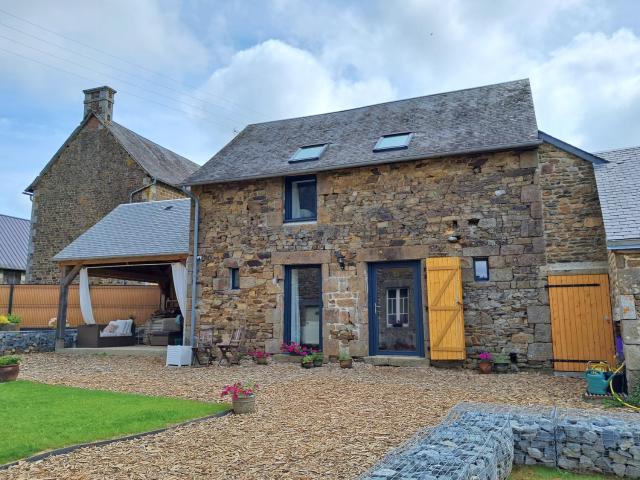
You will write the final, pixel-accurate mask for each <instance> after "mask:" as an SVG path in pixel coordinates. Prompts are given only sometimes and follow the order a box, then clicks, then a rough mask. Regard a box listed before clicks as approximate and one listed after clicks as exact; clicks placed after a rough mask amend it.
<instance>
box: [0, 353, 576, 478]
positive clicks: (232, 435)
mask: <svg viewBox="0 0 640 480" xmlns="http://www.w3.org/2000/svg"><path fill="white" fill-rule="evenodd" d="M23 361H24V363H23V366H22V370H21V372H22V373H21V378H23V379H30V380H36V381H41V382H46V383H52V384H64V385H73V386H79V387H86V388H99V389H106V390H114V391H125V392H139V393H144V394H149V395H170V396H177V397H182V398H191V399H199V400H217V398H218V393H219V391H220V388H221V386H222V385H224V384H225V383H231V382H233V381H237V380H245V379H253V380H255V381H256V382H258V383H259V384H260V385H261V386H262V391H261V392H260V394H259V396H258V412H257V413H256V414H253V415H244V416H233V415H230V416H227V417H224V418H221V419H213V420H209V421H206V422H202V423H197V424H192V425H188V426H185V427H181V428H177V429H172V430H169V431H167V432H163V433H160V434H157V435H153V436H148V437H145V438H142V439H139V440H132V441H126V442H116V443H113V444H110V445H107V446H103V447H95V448H86V449H81V450H77V451H75V452H73V453H70V454H68V455H62V456H58V457H52V458H49V459H47V460H44V461H41V462H37V463H34V464H21V465H18V466H16V467H13V468H11V469H9V470H7V471H4V472H0V479H4V478H19V479H27V478H28V479H37V478H40V479H44V478H51V479H53V478H56V479H94V478H95V479H103V478H109V479H110V480H114V479H125V478H126V479H129V478H130V479H138V478H140V479H142V478H144V479H156V478H157V479H160V478H162V479H187V478H192V479H196V478H197V479H199V478H211V479H353V478H355V477H356V476H357V475H358V474H359V473H361V472H363V471H365V470H366V469H367V468H368V467H370V466H371V465H372V464H373V463H375V461H376V460H377V459H378V458H379V457H380V456H381V455H382V454H384V453H385V452H386V451H387V450H389V449H390V448H392V447H394V446H397V445H398V444H399V443H400V442H402V441H403V440H405V439H407V438H408V437H410V436H411V435H412V434H413V433H415V432H416V431H417V430H418V429H420V428H421V427H423V426H426V425H433V424H436V423H438V421H439V420H440V418H442V417H443V416H444V415H445V414H446V412H447V410H449V408H451V407H452V406H453V405H455V404H456V403H457V402H459V401H461V400H469V401H481V402H503V403H513V404H520V405H532V404H546V405H561V406H570V407H586V406H587V405H586V404H585V403H584V402H582V401H581V399H580V396H581V394H582V391H583V389H584V384H583V382H582V381H581V380H576V379H571V378H558V377H553V376H551V375H546V374H538V373H519V374H513V375H478V374H476V373H475V372H471V371H468V370H448V369H446V370H445V369H437V368H422V367H421V368H394V367H371V366H369V365H364V364H355V366H354V368H353V370H341V369H340V368H338V367H337V366H336V365H329V366H325V367H323V368H316V369H312V370H303V369H301V368H300V367H299V366H297V365H293V364H272V365H269V366H255V365H253V364H252V363H250V362H247V363H246V364H243V365H241V366H235V367H231V368H227V367H208V368H182V369H177V368H166V367H164V365H163V363H162V362H161V360H160V359H152V358H133V357H108V356H99V355H92V356H72V355H56V354H33V355H25V356H23Z"/></svg>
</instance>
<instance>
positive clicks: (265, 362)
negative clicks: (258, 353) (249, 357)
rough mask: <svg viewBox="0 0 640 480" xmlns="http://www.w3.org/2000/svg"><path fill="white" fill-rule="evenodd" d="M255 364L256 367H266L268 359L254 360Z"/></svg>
mask: <svg viewBox="0 0 640 480" xmlns="http://www.w3.org/2000/svg"><path fill="white" fill-rule="evenodd" d="M256 363H257V364H258V365H267V364H268V363H269V359H268V358H267V357H262V358H256Z"/></svg>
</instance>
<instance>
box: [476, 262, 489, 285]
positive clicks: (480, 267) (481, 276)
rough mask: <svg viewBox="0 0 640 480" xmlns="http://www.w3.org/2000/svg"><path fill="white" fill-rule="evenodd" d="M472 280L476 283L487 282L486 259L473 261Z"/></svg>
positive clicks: (487, 267) (487, 263)
mask: <svg viewBox="0 0 640 480" xmlns="http://www.w3.org/2000/svg"><path fill="white" fill-rule="evenodd" d="M473 279H474V280H475V281H476V282H487V281H489V259H488V258H474V259H473Z"/></svg>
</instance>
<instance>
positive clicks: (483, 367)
mask: <svg viewBox="0 0 640 480" xmlns="http://www.w3.org/2000/svg"><path fill="white" fill-rule="evenodd" d="M491 367H492V364H491V362H487V361H480V362H478V368H479V369H480V373H485V374H486V373H491Z"/></svg>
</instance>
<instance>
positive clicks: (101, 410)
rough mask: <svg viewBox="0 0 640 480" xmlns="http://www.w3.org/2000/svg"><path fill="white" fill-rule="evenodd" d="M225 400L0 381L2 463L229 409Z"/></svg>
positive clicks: (0, 446)
mask: <svg viewBox="0 0 640 480" xmlns="http://www.w3.org/2000/svg"><path fill="white" fill-rule="evenodd" d="M228 408H229V405H227V404H223V403H205V402H196V401H191V400H180V399H177V398H167V397H147V396H143V395H135V394H129V393H115V392H105V391H101V390H86V389H82V388H72V387H60V386H54V385H46V384H42V383H33V382H27V381H17V382H8V383H0V439H1V441H0V464H3V463H7V462H10V461H12V460H17V459H20V458H24V457H27V456H30V455H33V454H35V453H38V452H42V451H46V450H51V449H54V448H61V447H65V446H69V445H74V444H77V443H85V442H91V441H94V440H104V439H108V438H114V437H120V436H123V435H128V434H133V433H140V432H145V431H149V430H155V429H159V428H162V427H166V426H169V425H172V424H176V423H180V422H184V421H186V420H189V419H193V418H198V417H204V416H207V415H212V414H214V413H218V412H222V411H224V410H227V409H228Z"/></svg>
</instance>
